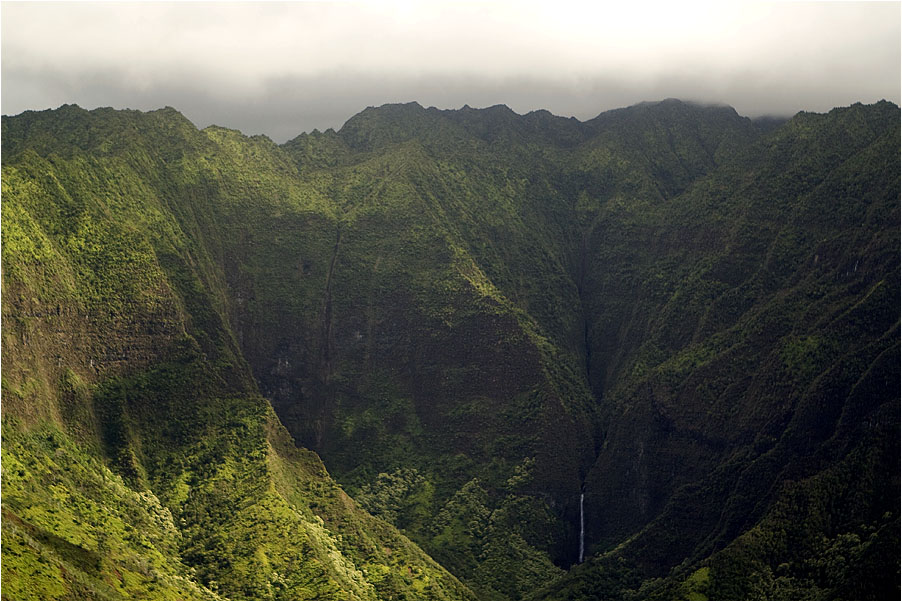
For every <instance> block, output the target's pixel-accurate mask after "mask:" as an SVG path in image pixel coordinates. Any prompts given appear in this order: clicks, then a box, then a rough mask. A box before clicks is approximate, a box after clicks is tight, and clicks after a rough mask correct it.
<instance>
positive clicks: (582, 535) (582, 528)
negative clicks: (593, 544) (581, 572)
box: [579, 493, 586, 563]
mask: <svg viewBox="0 0 902 602" xmlns="http://www.w3.org/2000/svg"><path fill="white" fill-rule="evenodd" d="M583 497H585V494H584V493H580V494H579V561H580V563H582V561H583V556H584V555H585V552H586V521H585V518H584V517H583Z"/></svg>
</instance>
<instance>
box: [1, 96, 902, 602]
mask: <svg viewBox="0 0 902 602" xmlns="http://www.w3.org/2000/svg"><path fill="white" fill-rule="evenodd" d="M899 122H900V117H899V109H898V107H896V106H895V105H892V104H890V103H886V102H881V103H877V104H875V105H870V106H863V105H853V106H851V107H846V108H841V109H835V110H834V111H831V112H830V113H828V114H823V115H818V114H811V113H800V114H799V115H796V116H795V117H793V118H792V119H790V120H788V121H786V122H785V123H781V124H778V123H775V122H771V121H768V122H753V121H751V120H749V119H746V118H743V117H741V116H739V115H737V114H736V113H735V111H733V110H732V109H730V108H728V107H705V106H700V105H695V104H691V103H684V102H680V101H677V100H673V99H670V100H666V101H662V102H658V103H643V104H641V105H636V106H633V107H628V108H625V109H619V110H616V111H609V112H605V113H602V114H601V115H599V116H598V117H597V118H595V119H593V120H590V121H587V122H578V121H576V120H570V119H563V118H559V117H555V116H553V115H551V114H550V113H547V112H534V113H530V114H528V115H522V116H521V115H517V114H515V113H513V112H512V111H510V110H509V109H507V108H506V107H492V108H489V109H483V110H474V109H470V108H469V107H465V108H464V109H461V110H460V111H440V110H437V109H434V108H428V109H427V108H423V107H422V106H420V105H418V104H416V103H411V104H406V105H386V106H384V107H378V108H369V109H367V110H365V111H363V112H362V113H360V114H358V115H356V116H354V117H352V118H351V119H350V120H349V121H348V122H347V123H346V124H345V126H344V127H343V128H342V129H341V130H339V131H338V132H335V131H332V130H329V131H327V132H325V133H318V132H317V133H314V134H309V135H308V134H302V135H301V136H299V137H298V138H296V139H294V140H291V141H289V142H288V143H286V144H284V145H276V144H274V143H272V142H271V141H269V140H268V139H266V138H265V137H261V136H255V137H250V138H248V137H245V136H243V135H241V134H240V133H238V132H235V131H232V130H226V129H223V128H215V127H212V128H207V129H205V130H203V131H198V130H197V129H196V128H194V127H193V126H192V125H191V124H190V123H189V122H187V120H185V119H184V118H183V117H182V116H181V115H179V114H178V113H177V112H176V111H174V110H171V109H164V110H162V111H156V112H152V113H140V112H130V111H113V110H109V109H98V110H96V111H90V112H89V111H83V110H81V109H79V108H77V107H73V106H67V107H62V108H60V109H58V110H56V111H46V112H40V113H31V112H29V113H25V114H22V115H20V116H16V117H4V118H3V155H2V156H3V186H4V189H3V196H4V203H3V218H4V219H3V282H4V294H3V319H4V334H3V353H4V359H6V360H7V362H6V363H5V364H4V369H3V416H4V418H3V420H4V449H3V453H4V458H3V461H4V463H9V464H7V466H11V467H12V468H10V470H9V471H7V470H4V481H3V488H4V489H3V492H4V494H5V495H4V501H3V506H4V514H3V516H4V523H3V526H4V529H3V539H4V542H3V550H4V551H3V554H4V556H3V582H4V597H11V598H12V597H65V596H67V595H68V596H70V597H73V596H74V597H84V598H105V597H106V598H109V597H129V598H131V597H182V598H191V597H210V596H213V595H218V596H222V597H238V598H248V597H262V598H294V599H300V598H372V597H378V598H405V597H406V598H411V597H413V598H465V597H470V596H476V597H479V598H483V599H519V598H528V597H539V598H552V599H571V598H578V599H605V598H615V599H617V598H671V599H680V598H689V599H700V597H709V598H752V597H765V598H799V597H814V598H847V597H848V598H858V597H860V598H886V597H889V598H895V597H898V595H899V587H898V571H899V559H898V553H897V552H898V543H899V536H898V533H899V505H900V500H899V472H900V469H899V420H898V416H899V363H900V355H899V307H898V299H899V291H900V286H899V270H900V261H899V251H898V250H899V219H900V216H899V196H900V184H899V156H898V144H899V139H900V133H899ZM64 315H65V316H75V317H74V318H67V319H63V316H64ZM26 341H27V344H26ZM261 394H262V396H261ZM273 410H274V411H273ZM283 425H284V426H283ZM292 439H293V442H292ZM48 442H49V443H48ZM296 445H299V446H301V447H296ZM303 447H307V448H310V449H312V450H313V451H314V452H315V453H313V452H308V451H306V449H303ZM55 450H67V451H66V453H68V454H69V455H70V456H71V457H72V458H74V460H73V461H71V462H62V461H61V460H59V456H60V452H58V451H55ZM317 454H318V456H320V457H322V460H323V463H324V465H325V468H328V470H329V473H328V474H327V473H326V472H325V468H324V467H323V464H321V463H320V462H319V459H318V457H317ZM5 468H6V466H5ZM329 475H331V476H329ZM332 478H334V479H335V481H332ZM339 483H340V486H341V488H339V486H338V484H339ZM53 484H55V485H53ZM51 485H53V486H51ZM345 491H346V492H347V493H348V494H350V497H348V495H346V494H345ZM85 492H88V493H85ZM351 498H353V500H352V499H351ZM73 499H74V500H76V502H74V503H71V502H66V501H65V500H70V501H71V500H73ZM61 504H62V505H61ZM65 504H68V506H65ZM64 507H66V508H68V509H65V510H63V509H62V508H64ZM73 508H74V509H77V511H76V510H73ZM236 509H241V510H240V511H236ZM371 515H372V516H371ZM374 516H375V518H373V517H374ZM114 517H115V518H114ZM110 521H113V524H115V525H121V528H119V527H117V528H116V529H114V530H113V532H112V533H111V534H110V535H109V536H108V537H107V536H105V537H100V536H99V533H100V529H99V527H98V526H96V525H100V524H104V523H109V522H110ZM117 521H118V522H117ZM148 525H151V526H152V527H151V526H148ZM141 529H144V530H148V529H149V530H148V531H147V532H148V535H147V538H148V540H147V541H146V542H144V543H141V542H139V541H138V540H137V539H136V538H135V536H134V535H133V532H135V531H140V530H141ZM402 534H403V535H402ZM408 538H409V539H408ZM145 544H146V545H145ZM148 550H149V551H148ZM424 551H425V553H424ZM427 554H428V556H427ZM298 559H304V560H303V562H298ZM433 559H434V560H433ZM116 575H123V577H121V578H120V577H116ZM452 575H453V576H452ZM9 584H13V585H9ZM10 588H11V589H10ZM7 593H10V595H9V596H7Z"/></svg>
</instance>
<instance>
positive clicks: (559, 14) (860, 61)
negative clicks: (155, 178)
mask: <svg viewBox="0 0 902 602" xmlns="http://www.w3.org/2000/svg"><path fill="white" fill-rule="evenodd" d="M725 4H727V5H728V8H723V7H720V5H714V4H711V5H682V4H680V3H673V4H668V5H641V4H640V5H639V8H638V9H624V8H617V9H611V7H610V6H608V5H607V4H606V3H599V6H600V7H601V8H599V7H598V6H595V5H594V4H593V5H591V6H590V7H589V6H586V5H582V4H574V5H567V4H564V5H555V6H554V7H553V8H552V7H551V6H550V4H548V3H544V4H516V5H513V4H511V5H508V4H503V3H480V4H468V3H452V4H435V3H429V4H426V5H425V7H423V5H421V4H413V3H394V4H385V5H383V4H366V5H359V4H350V3H288V4H280V3H260V4H253V5H252V4H224V5H223V4H216V3H189V4H156V3H147V4H117V3H103V4H90V3H65V4H49V3H35V4H16V3H12V4H11V3H4V4H3V5H2V38H0V41H2V111H3V113H5V114H15V113H18V112H21V111H22V110H26V109H44V108H51V107H56V106H59V105H60V104H63V103H70V102H74V103H77V104H79V105H81V106H84V107H86V108H93V107H97V106H114V107H117V108H137V109H144V110H147V109H154V108H159V107H161V106H165V105H170V106H174V107H176V108H177V109H179V110H180V111H182V112H183V113H184V114H185V115H186V116H187V117H188V118H189V119H191V120H192V121H193V122H194V123H195V124H197V125H198V126H199V127H204V126H206V125H209V124H213V123H215V124H219V125H225V126H228V127H234V128H237V129H240V130H242V131H244V132H245V133H248V134H255V133H264V134H267V135H268V136H270V137H271V138H273V139H274V140H276V141H279V142H281V141H284V140H286V139H288V138H291V137H293V136H295V135H297V134H298V133H300V132H302V131H309V130H312V129H313V128H318V129H325V128H328V127H333V128H337V127H340V126H341V124H342V123H343V122H344V121H345V120H347V119H348V118H349V117H350V116H351V115H353V114H355V113H357V112H358V111H360V110H361V109H363V108H364V107H366V106H369V105H380V104H383V103H386V102H406V101H410V100H416V101H418V102H420V103H421V104H423V105H424V106H430V105H433V106H438V107H440V108H458V107H460V106H462V105H464V104H469V105H470V106H474V107H479V106H489V105H492V104H499V103H503V104H507V105H508V106H510V107H511V108H512V109H514V110H515V111H517V112H520V113H523V112H528V111H530V110H534V109H539V108H544V109H548V110H550V111H552V112H553V113H556V114H559V115H564V116H571V115H572V116H575V117H577V118H579V119H588V118H591V117H594V116H595V115H597V114H598V113H599V112H601V111H603V110H607V109H611V108H616V107H620V106H626V105H629V104H633V103H636V102H640V101H643V100H656V99H661V98H665V97H677V98H684V99H687V100H698V101H706V102H720V103H726V104H730V105H732V106H734V107H735V108H736V109H737V111H739V112H740V113H741V114H745V115H751V116H756V115H761V114H792V113H795V112H796V111H798V110H813V111H824V110H828V109H830V108H832V107H834V106H841V105H847V104H851V103H853V102H858V101H861V102H874V101H877V100H880V99H881V98H886V99H888V100H891V101H894V102H896V103H898V102H899V89H900V56H899V41H900V29H899V20H900V19H899V18H900V8H899V4H898V3H882V4H838V3H826V4H813V5H812V4H795V3H788V4H774V5H770V4H751V5H745V4H735V3H725ZM605 7H607V10H606V8H605ZM643 11H644V12H643ZM656 11H657V12H656ZM643 17H644V18H643Z"/></svg>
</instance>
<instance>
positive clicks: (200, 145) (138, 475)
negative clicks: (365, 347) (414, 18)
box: [3, 107, 470, 599]
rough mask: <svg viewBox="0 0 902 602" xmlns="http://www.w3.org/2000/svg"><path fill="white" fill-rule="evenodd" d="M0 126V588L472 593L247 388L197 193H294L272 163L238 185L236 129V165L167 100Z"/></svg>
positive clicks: (212, 208) (24, 594)
mask: <svg viewBox="0 0 902 602" xmlns="http://www.w3.org/2000/svg"><path fill="white" fill-rule="evenodd" d="M3 139H4V154H3V158H4V167H3V278H4V280H3V281H4V291H3V324H4V328H3V356H4V360H5V361H4V366H3V416H4V418H3V420H4V433H3V454H4V458H3V464H4V472H3V493H4V496H3V521H4V529H3V588H4V589H3V595H4V597H5V598H10V599H13V598H35V597H37V598H58V597H74V598H123V597H129V598H148V597H149V598H169V599H178V598H209V597H213V596H223V597H232V598H274V597H275V598H288V599H305V598H318V599H327V598H337V599H353V598H364V599H371V598H405V597H406V598H418V599H422V598H466V597H469V596H470V593H469V591H468V590H467V589H466V588H465V587H464V586H462V585H461V584H460V582H459V581H457V580H456V579H455V578H454V577H452V576H451V575H449V574H448V573H447V572H446V571H445V570H444V569H442V568H441V567H439V566H438V565H437V564H436V563H435V562H434V561H432V560H431V559H430V558H429V557H428V556H426V555H425V554H424V553H423V552H422V551H420V550H419V548H417V547H416V546H415V545H413V544H412V543H411V542H410V541H409V540H407V539H406V538H404V537H403V536H402V535H400V534H399V533H398V532H397V530H396V529H395V528H394V527H391V526H389V525H388V524H386V523H384V522H382V521H380V520H378V519H374V518H373V517H371V516H370V515H368V514H367V513H366V512H364V511H362V510H360V509H359V508H358V507H357V506H356V504H354V502H353V501H351V500H350V499H349V498H348V497H347V496H346V495H345V494H344V492H343V491H342V490H341V489H340V488H339V487H338V486H337V485H336V484H335V483H334V481H332V480H331V478H330V477H329V476H328V474H327V473H326V471H325V469H324V467H323V466H322V464H321V462H320V461H319V459H318V457H317V456H316V455H315V454H313V453H311V452H307V451H303V450H298V449H296V448H295V446H294V444H293V443H292V442H291V439H290V437H288V435H287V433H286V432H285V431H284V428H283V427H282V426H281V424H280V423H279V421H278V419H277V418H276V416H275V414H274V413H273V411H272V409H271V407H270V406H269V404H268V402H266V401H265V400H264V399H263V398H261V397H260V396H259V393H258V392H257V387H256V384H255V382H254V380H253V377H252V375H251V372H250V370H249V369H248V367H247V364H246V362H245V360H244V359H243V357H242V355H241V351H240V348H239V347H238V343H237V341H236V340H235V337H234V335H233V333H232V330H231V328H230V325H229V322H228V312H227V308H228V304H229V296H228V294H227V292H226V288H225V279H224V277H223V267H222V262H223V250H222V243H221V235H222V233H221V232H219V231H217V230H216V221H215V219H216V218H215V216H216V212H217V211H218V210H217V209H216V205H217V203H220V204H225V203H230V202H234V200H235V198H236V197H237V196H239V195H240V193H241V192H244V191H246V190H247V187H248V186H251V187H254V190H253V192H254V193H255V194H263V190H266V191H275V194H282V195H284V196H282V197H281V198H279V199H278V200H279V201H280V202H283V203H285V204H286V205H292V206H294V205H297V204H301V203H303V202H304V200H305V199H301V198H299V197H297V196H293V192H294V190H293V189H292V187H291V186H290V185H287V186H286V185H282V184H281V179H282V178H283V176H284V174H283V173H281V172H280V171H279V165H269V166H267V169H268V171H270V172H271V175H270V177H269V178H266V177H259V178H258V177H254V178H253V180H252V181H251V178H249V177H248V176H247V174H248V173H250V171H249V170H252V169H254V168H255V167H258V166H255V165H254V164H253V163H252V160H253V159H252V157H253V153H254V150H255V149H254V146H253V144H252V143H248V144H246V147H247V148H246V151H247V153H248V155H249V156H248V157H247V158H243V159H242V161H240V162H237V163H236V162H234V161H233V160H232V159H233V155H232V154H230V153H231V152H232V149H230V148H229V146H228V145H229V142H230V140H229V138H228V136H222V135H221V132H218V131H210V132H207V133H201V132H198V131H197V130H196V129H195V128H194V127H193V126H192V125H191V124H190V123H189V122H187V121H186V120H185V119H184V118H182V117H181V116H180V115H178V114H177V113H175V112H174V111H160V112H155V113H149V114H140V113H120V112H111V111H95V112H91V113H88V112H85V111H81V110H80V109H77V108H74V107H65V108H63V109H61V110H60V111H57V112H50V113H43V114H25V115H23V116H21V117H18V118H15V119H5V120H4V131H3ZM7 141H12V142H11V143H10V144H9V146H8V147H7ZM7 149H8V150H7ZM284 167H286V168H287V169H289V170H293V167H292V166H291V165H290V164H287V163H286V164H284ZM223 173H225V174H227V175H225V176H222V175H221V174H223ZM204 178H207V179H204ZM249 182H251V183H250V184H249ZM261 189H263V190H261Z"/></svg>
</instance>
